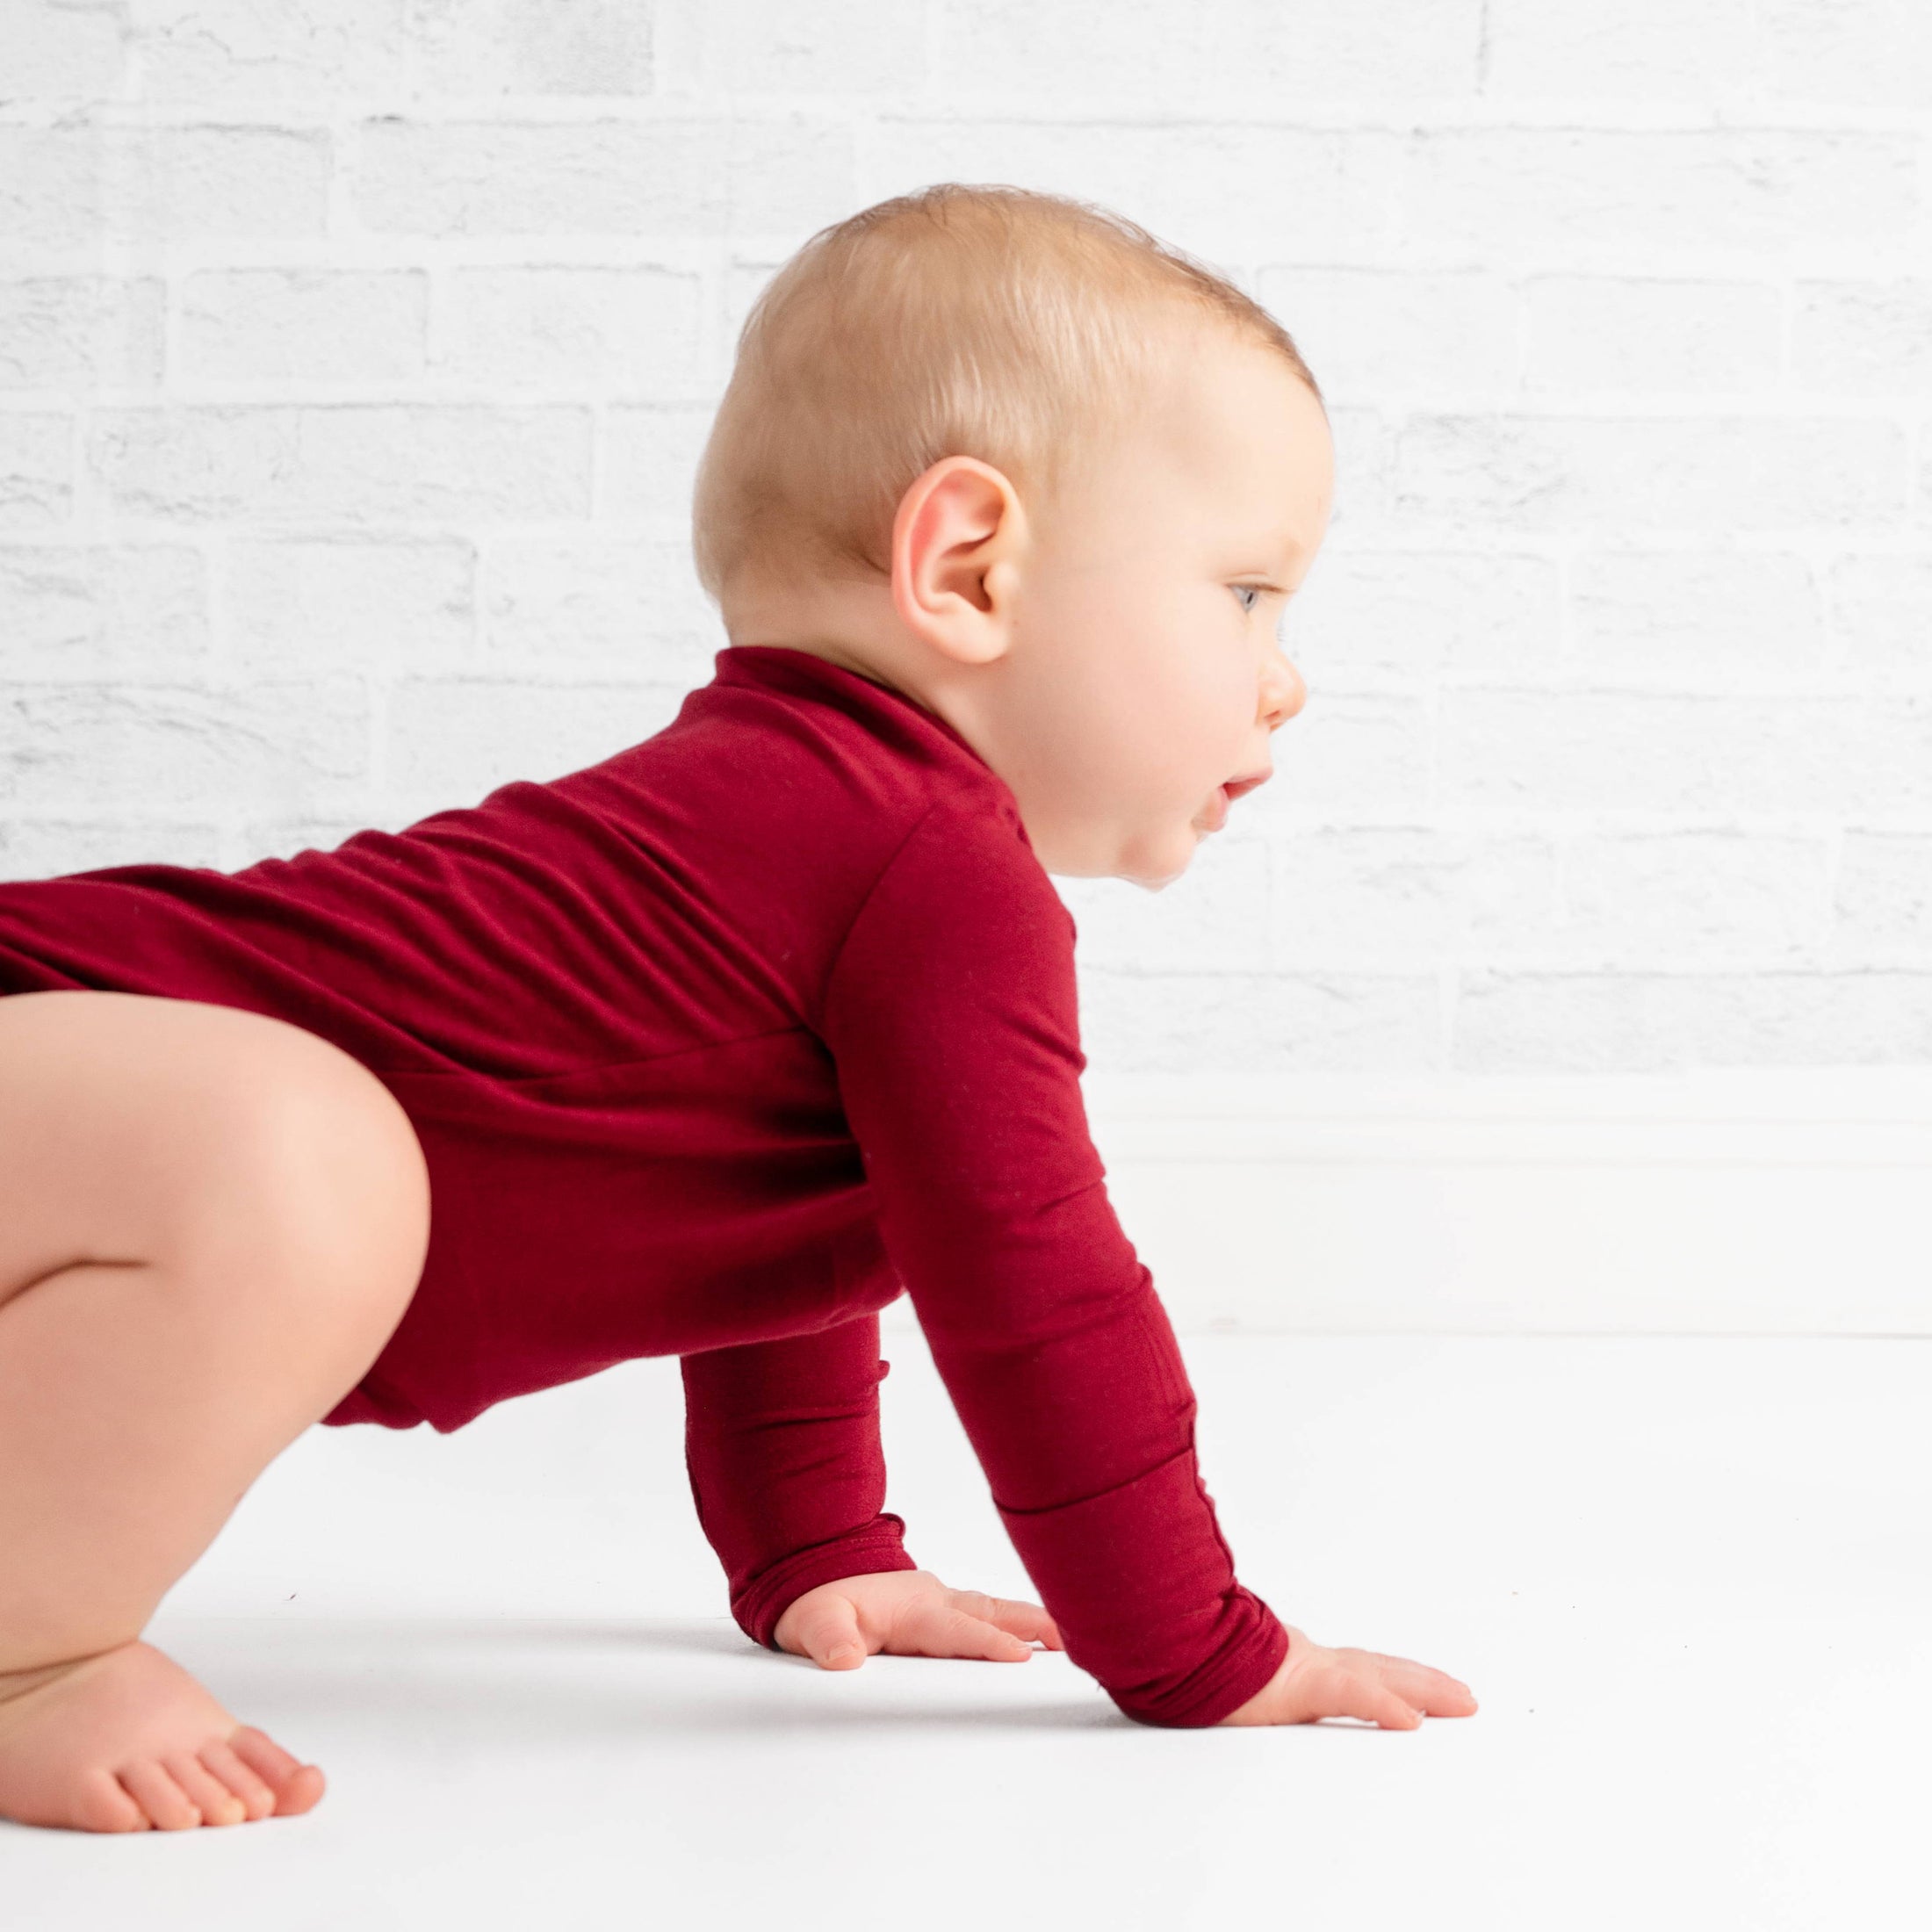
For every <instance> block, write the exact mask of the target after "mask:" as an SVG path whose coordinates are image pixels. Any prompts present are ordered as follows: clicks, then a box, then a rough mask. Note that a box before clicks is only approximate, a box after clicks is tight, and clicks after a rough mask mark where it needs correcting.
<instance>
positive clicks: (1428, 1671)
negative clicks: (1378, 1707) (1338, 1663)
mask: <svg viewBox="0 0 1932 1932" xmlns="http://www.w3.org/2000/svg"><path fill="white" fill-rule="evenodd" d="M1362 1655H1363V1656H1365V1657H1367V1658H1371V1659H1373V1662H1376V1663H1377V1664H1379V1665H1380V1666H1381V1670H1382V1675H1383V1676H1384V1677H1385V1678H1386V1679H1387V1680H1388V1682H1389V1683H1393V1684H1394V1685H1395V1687H1396V1689H1397V1690H1399V1691H1401V1692H1402V1695H1403V1697H1405V1698H1408V1700H1409V1703H1411V1704H1412V1705H1416V1706H1417V1708H1418V1709H1420V1710H1426V1711H1427V1712H1428V1713H1429V1715H1430V1716H1431V1717H1432V1718H1466V1717H1468V1716H1469V1715H1470V1714H1471V1713H1472V1712H1474V1710H1475V1707H1476V1699H1475V1693H1474V1691H1472V1690H1470V1688H1469V1686H1468V1685H1467V1684H1466V1683H1463V1682H1462V1680H1461V1679H1460V1677H1452V1676H1450V1675H1449V1673H1448V1672H1447V1671H1446V1670H1438V1669H1436V1668H1435V1667H1434V1666H1433V1665H1432V1664H1426V1663H1417V1662H1414V1661H1413V1660H1412V1659H1410V1658H1408V1657H1385V1656H1384V1655H1383V1654H1381V1651H1379V1650H1365V1651H1363V1652H1362Z"/></svg>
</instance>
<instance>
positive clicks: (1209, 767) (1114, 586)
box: [981, 332, 1334, 890]
mask: <svg viewBox="0 0 1932 1932" xmlns="http://www.w3.org/2000/svg"><path fill="white" fill-rule="evenodd" d="M1333 497H1334V448H1333V444H1332V442H1331V440H1330V435H1329V429H1328V424H1327V422H1326V420H1325V418H1324V417H1323V413H1322V407H1321V405H1320V403H1318V402H1317V401H1316V399H1315V396H1314V395H1313V393H1311V392H1310V391H1309V389H1308V386H1306V385H1305V384H1304V383H1302V382H1301V381H1300V380H1299V379H1298V378H1296V376H1295V375H1294V371H1292V370H1291V369H1290V368H1289V367H1288V366H1287V364H1286V363H1284V362H1283V361H1282V360H1281V359H1280V357H1278V356H1276V355H1274V354H1272V353H1271V352H1269V351H1266V350H1262V349H1259V348H1258V347H1254V346H1251V345H1249V344H1246V343H1236V342H1229V341H1228V340H1226V339H1225V338H1223V337H1222V336H1221V335H1218V334H1214V333H1211V332H1210V333H1208V334H1207V335H1203V336H1201V337H1200V338H1199V339H1198V341H1197V342H1195V343H1194V344H1193V346H1192V347H1191V349H1190V350H1189V351H1188V352H1187V353H1186V356H1185V357H1178V358H1177V369H1176V380H1175V382H1174V383H1173V385H1172V386H1171V390H1170V392H1169V393H1168V394H1167V396H1166V398H1165V400H1164V401H1163V402H1162V403H1161V404H1160V405H1159V406H1158V407H1156V408H1155V409H1153V410H1152V411H1150V415H1149V417H1148V419H1147V420H1146V421H1145V422H1143V424H1141V425H1139V426H1138V427H1137V428H1136V430H1135V433H1134V435H1133V436H1132V438H1131V440H1130V441H1129V443H1128V444H1127V445H1126V446H1125V447H1123V449H1122V450H1121V451H1120V453H1119V454H1118V455H1117V456H1116V457H1114V458H1112V459H1111V460H1109V461H1108V462H1107V464H1106V465H1104V466H1102V468H1101V471H1100V473H1099V477H1098V479H1097V480H1096V481H1095V482H1093V483H1092V484H1091V485H1089V486H1088V487H1085V489H1083V490H1082V491H1081V493H1080V494H1079V495H1078V497H1070V498H1069V499H1068V500H1067V501H1066V502H1065V503H1064V504H1063V507H1062V508H1059V509H1057V510H1056V513H1055V515H1054V517H1053V520H1052V523H1051V528H1050V529H1048V530H1042V532H1041V536H1040V541H1039V544H1038V545H1037V547H1036V548H1035V549H1034V550H1033V551H1031V552H1030V553H1029V554H1027V555H1023V556H1021V557H1020V558H1018V559H1015V560H1014V561H1013V564H1011V565H1009V566H1008V567H1009V568H1010V569H1012V570H1013V572H1014V577H1013V580H1011V581H1010V583H1009V587H1008V588H1009V589H1010V591H1011V592H1012V593H1013V595H1012V602H1011V604H1010V607H1009V608H1010V623H1011V624H1012V636H1011V638H1010V640H1009V645H1008V648H1007V650H1006V652H1004V653H1003V655H1002V657H1001V660H1000V662H999V665H998V671H999V678H998V683H999V687H1000V688H999V691H998V700H999V702H998V706H997V715H996V716H991V717H983V718H982V721H981V722H982V723H983V724H984V726H985V728H986V732H987V737H988V745H989V749H990V751H991V753H992V761H993V762H994V764H995V766H996V768H998V770H999V772H1000V775H1001V776H1002V777H1004V778H1005V779H1006V781H1007V782H1008V783H1009V784H1010V785H1011V786H1012V787H1013V791H1014V794H1015V797H1016V798H1017V799H1018V802H1019V804H1020V816H1021V818H1023V819H1024V821H1025V823H1026V826H1027V837H1028V839H1029V840H1031V841H1032V843H1033V846H1034V851H1035V853H1036V854H1038V856H1039V858H1040V861H1041V863H1042V865H1043V866H1045V868H1046V869H1047V870H1048V871H1049V872H1056V873H1060V874H1063V875H1067V876H1078V877H1114V878H1122V879H1128V880H1132V881H1133V882H1135V883H1137V884H1140V885H1143V886H1146V887H1148V888H1150V889H1152V890H1158V889H1159V888H1160V887H1162V886H1164V885H1166V884H1168V883H1171V881H1172V880H1173V879H1175V878H1177V877H1179V875H1180V874H1181V873H1182V872H1184V871H1185V870H1186V867H1187V863H1188V861H1189V860H1190V859H1191V858H1192V857H1193V853H1194V849H1195V847H1197V846H1198V845H1199V844H1200V840H1202V838H1204V837H1205V836H1206V835H1207V834H1208V833H1210V832H1214V831H1216V830H1218V829H1219V828H1220V826H1221V825H1222V823H1223V822H1224V819H1225V817H1226V812H1227V803H1226V801H1225V799H1224V798H1223V796H1222V790H1221V787H1222V785H1223V784H1226V783H1228V782H1231V781H1235V780H1237V779H1244V778H1245V779H1253V778H1254V777H1256V776H1257V775H1259V774H1265V773H1266V772H1268V771H1269V770H1271V769H1272V746H1271V743H1270V733H1271V732H1273V730H1274V728H1275V727H1276V726H1277V725H1278V724H1282V723H1284V722H1285V721H1286V720H1287V719H1288V718H1291V717H1294V715H1295V713H1296V712H1297V711H1299V710H1301V706H1302V703H1303V702H1304V701H1305V700H1306V698H1307V696H1308V688H1307V687H1306V686H1305V685H1304V684H1303V683H1302V681H1301V675H1300V674H1299V673H1298V672H1297V671H1296V670H1295V668H1294V665H1293V664H1291V663H1290V662H1289V661H1288V659H1287V655H1286V653H1285V652H1283V651H1282V649H1281V646H1280V643H1279V641H1278V639H1277V635H1276V631H1277V626H1278V625H1279V624H1280V619H1281V616H1282V612H1283V609H1284V607H1285V606H1286V604H1287V600H1288V598H1289V596H1290V595H1293V593H1294V591H1295V590H1296V589H1297V588H1299V587H1300V585H1301V580H1302V579H1303V578H1304V577H1305V576H1307V574H1308V570H1309V567H1310V566H1312V564H1313V563H1314V561H1315V555H1316V551H1317V550H1318V549H1319V548H1320V546H1321V543H1322V540H1323V537H1324V536H1325V535H1326V533H1327V530H1328V523H1329V515H1330V508H1331V507H1332V503H1333ZM1235 809H1236V811H1238V810H1239V809H1240V808H1239V806H1238V805H1236V807H1235Z"/></svg>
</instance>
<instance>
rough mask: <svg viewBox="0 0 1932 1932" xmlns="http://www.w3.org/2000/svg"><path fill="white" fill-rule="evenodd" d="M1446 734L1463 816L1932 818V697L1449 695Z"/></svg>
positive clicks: (1443, 790)
mask: <svg viewBox="0 0 1932 1932" xmlns="http://www.w3.org/2000/svg"><path fill="white" fill-rule="evenodd" d="M1440 732H1441V742H1440V747H1439V753H1438V756H1439V761H1440V803H1441V804H1442V805H1443V806H1444V807H1445V808H1447V809H1449V810H1453V811H1505V812H1512V813H1524V814H1533V815H1534V816H1535V817H1536V818H1537V819H1538V820H1539V822H1543V821H1546V819H1547V817H1548V815H1549V814H1550V813H1552V812H1590V813H1602V812H1645V813H1666V814H1676V815H1677V816H1679V817H1681V818H1698V817H1705V816H1718V817H1721V818H1727V819H1729V818H1735V817H1736V816H1737V815H1739V814H1741V813H1757V814H1764V813H1777V814H1779V815H1790V814H1793V813H1805V814H1807V815H1818V814H1824V813H1830V812H1868V811H1913V812H1925V811H1928V810H1932V692H1927V693H1923V694H1912V693H1907V694H1905V695H1899V694H1891V693H1887V694H1884V695H1881V696H1869V697H1868V696H1856V695H1840V694H1836V693H1832V692H1824V693H1819V692H1815V691H1806V692H1802V693H1800V694H1798V695H1794V696H1789V697H1785V696H1769V697H1761V696H1751V695H1748V694H1743V695H1729V696H1724V695H1719V696H1688V695H1684V694H1682V693H1678V692H1674V691H1602V690H1592V691H1548V692H1538V691H1509V690H1481V689H1474V688H1471V689H1461V690H1451V691H1446V692H1445V693H1444V694H1443V698H1442V705H1441V722H1440ZM1266 789H1272V786H1271V787H1269V788H1266ZM1686 829H1687V830H1688V829H1689V828H1688V827H1687V828H1686Z"/></svg>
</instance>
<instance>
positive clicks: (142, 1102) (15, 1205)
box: [0, 992, 429, 1831]
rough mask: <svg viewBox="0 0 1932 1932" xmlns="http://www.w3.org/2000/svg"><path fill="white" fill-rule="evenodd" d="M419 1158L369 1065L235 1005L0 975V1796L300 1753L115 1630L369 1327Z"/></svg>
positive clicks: (307, 1799)
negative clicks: (43, 985) (3, 989)
mask: <svg viewBox="0 0 1932 1932" xmlns="http://www.w3.org/2000/svg"><path fill="white" fill-rule="evenodd" d="M428 1240H429V1177H428V1171H427V1169H426V1167H425V1165H424V1163H423V1159H422V1149H421V1147H420V1146H419V1145H418V1144H417V1142H416V1139H415V1132H414V1130H413V1129H412V1128H411V1127H410V1125H409V1122H408V1120H407V1116H406V1115H405V1114H403V1113H402V1110H401V1108H400V1107H399V1106H398V1105H397V1104H396V1102H395V1100H394V1099H393V1097H392V1096H391V1095H390V1094H389V1093H388V1092H387V1091H386V1089H385V1088H384V1087H383V1086H382V1085H381V1084H380V1083H379V1082H378V1080H377V1079H376V1078H375V1077H374V1076H373V1075H372V1074H371V1073H370V1072H368V1071H367V1070H366V1069H364V1068H363V1067H361V1066H359V1065H358V1064H357V1063H356V1062H355V1061H353V1060H352V1059H350V1057H349V1056H347V1055H346V1054H343V1053H342V1052H340V1051H339V1050H338V1049H336V1048H335V1047H334V1046H333V1045H331V1044H330V1043H328V1042H326V1041H322V1040H320V1039H318V1038H316V1037H315V1036H314V1035H313V1034H307V1033H305V1032H303V1031H302V1030H301V1029H300V1028H299V1027H291V1026H288V1025H285V1024H284V1023H283V1022H281V1021H279V1020H270V1019H268V1018H266V1017H264V1016H263V1015H261V1014H256V1013H247V1012H244V1011H241V1009H238V1008H234V1007H225V1006H206V1005H202V1004H199V1003H195V1002H190V1001H182V1000H168V999H153V998H142V997H138V996H134V995H129V994H121V993H107V992H52V993H29V994H21V995H17V996H15V997H14V998H10V999H5V1000H0V1817H4V1818H11V1819H13V1820H17V1821H18V1822H21V1823H26V1824H40V1825H53V1826H65V1827H70V1828H75V1829H81V1830H97V1831H99V1830H142V1829H146V1828H148V1827H149V1826H156V1827H161V1828H163V1829H174V1828H180V1827H184V1826H188V1825H192V1824H198V1823H202V1822H209V1823H227V1822H239V1821H240V1820H241V1819H243V1818H255V1817H263V1816H267V1815H269V1813H270V1812H274V1811H279V1812H281V1813H283V1814H284V1815H286V1814H287V1813H291V1812H295V1811H301V1810H306V1809H307V1808H308V1807H309V1806H311V1805H313V1804H314V1802H315V1801H316V1799H319V1798H320V1796H321V1774H320V1773H319V1772H318V1771H316V1770H314V1767H313V1766H301V1765H300V1764H299V1763H298V1761H297V1760H296V1759H294V1758H293V1757H292V1756H290V1755H289V1754H288V1753H286V1752H285V1751H283V1750H282V1749H281V1748H280V1747H279V1746H278V1745H276V1744H274V1743H273V1742H272V1741H270V1740H269V1739H268V1738H266V1737H265V1736H263V1734H262V1733H260V1732H259V1731H255V1730H253V1729H252V1728H251V1727H247V1726H243V1725H241V1724H238V1723H237V1722H236V1720H235V1719H234V1718H233V1717H232V1716H230V1715H229V1714H228V1713H227V1711H225V1710H224V1709H223V1708H222V1706H221V1705H220V1704H219V1703H218V1702H217V1701H216V1699H215V1698H213V1696H212V1695H211V1694H210V1693H209V1692H208V1691H205V1689H204V1688H203V1687H202V1686H201V1685H200V1684H198V1683H196V1682H195V1680H194V1679H193V1678H192V1677H191V1676H189V1675H188V1674H187V1673H186V1672H185V1671H184V1670H182V1669H180V1667H179V1666H178V1665H177V1664H175V1663H174V1662H171V1660H169V1658H167V1657H166V1656H164V1655H163V1654H162V1653H161V1652H160V1651H158V1650H155V1648H154V1647H152V1646H150V1645H148V1644H144V1643H142V1642H141V1641H140V1634H141V1630H142V1629H143V1628H144V1627H145V1626H146V1625H147V1623H148V1618H150V1617H151V1616H152V1615H153V1613H154V1611H155V1606H156V1605H157V1604H159V1603H160V1601H161V1599H162V1597H164V1596H165V1595H166V1594H167V1592H168V1590H169V1589H171V1588H172V1587H173V1585H174V1583H175V1582H177V1579H178V1578H179V1577H180V1576H181V1575H183V1574H184V1572H185V1571H186V1570H187V1569H188V1568H190V1567H191V1565H192V1563H193V1562H194V1561H195V1560H196V1559H197V1558H198V1556H200V1554H202V1553H203V1551H205V1549H206V1548H207V1546H208V1545H209V1544H210V1543H212V1542H213V1540H214V1538H215V1536H216V1535H217V1534H218V1533H219V1532H220V1528H221V1526H222V1525H223V1524H224V1523H226V1522H227V1519H228V1517H230V1515H232V1514H233V1512H234V1507H235V1505H236V1503H239V1502H240V1501H241V1497H242V1496H244V1495H245V1494H246V1493H247V1491H248V1489H249V1485H250V1484H251V1483H252V1482H253V1481H255V1479H256V1476H257V1475H259V1474H261V1472H262V1470H263V1468H264V1467H266V1466H267V1464H268V1463H269V1462H270V1461H272V1460H273V1459H274V1458H275V1457H276V1456H277V1455H278V1454H279V1453H281V1452H282V1450H283V1449H285V1447H286V1446H287V1445H289V1443H291V1442H292V1441H293V1440H294V1438H296V1437H297V1436H299V1434H301V1432H302V1431H304V1430H305V1429H306V1428H307V1427H308V1426H309V1425H310V1424H312V1423H314V1421H315V1420H316V1419H317V1417H321V1416H322V1415H324V1414H326V1413H327V1412H328V1409H330V1408H332V1407H333V1406H334V1405H335V1402H336V1401H337V1400H339V1399H340V1397H341V1396H342V1394H343V1393H344V1392H345V1391H346V1390H347V1389H349V1388H351V1387H353V1386H354V1384H355V1382H356V1381H357V1379H358V1378H359V1377H360V1376H361V1374H362V1373H363V1372H364V1370H365V1369H366V1368H367V1367H368V1366H369V1365H370V1363H371V1362H372V1361H373V1360H374V1359H375V1358H376V1356H377V1355H378V1354H379V1353H380V1352H381V1350H382V1346H383V1344H384V1343H385V1342H386V1340H387V1338H388V1337H389V1335H390V1334H391V1332H392V1331H393V1329H394V1327H395V1325H396V1323H397V1322H398V1321H400V1319H401V1316H402V1313H403V1310H404V1309H405V1308H407V1305H408V1301H409V1297H410V1295H411V1294H413V1293H414V1291H415V1283H416V1280H417V1279H418V1277H419V1275H420V1273H421V1271H422V1260H423V1257H424V1254H425V1252H426V1251H427V1247H428Z"/></svg>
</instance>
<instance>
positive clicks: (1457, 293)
mask: <svg viewBox="0 0 1932 1932" xmlns="http://www.w3.org/2000/svg"><path fill="white" fill-rule="evenodd" d="M1257 299H1258V300H1259V301H1260V303H1261V305H1262V306H1263V307H1265V309H1267V311H1268V312H1269V313H1270V314H1272V315H1274V316H1275V317H1277V318H1278V319H1279V320H1280V321H1281V323H1282V324H1283V326H1284V327H1285V328H1287V331H1288V333H1289V334H1290V335H1293V336H1294V344H1295V347H1296V348H1297V349H1299V350H1301V355H1302V357H1303V359H1304V360H1305V361H1306V362H1307V364H1308V367H1309V368H1310V369H1311V370H1312V371H1314V372H1315V379H1316V382H1318V383H1319V384H1320V385H1321V386H1322V393H1323V395H1324V396H1325V397H1326V398H1328V399H1329V400H1330V401H1333V402H1343V401H1360V402H1367V401H1372V400H1378V401H1379V400H1388V398H1390V397H1391V396H1395V395H1401V394H1402V393H1416V394H1420V395H1424V396H1434V395H1440V394H1442V393H1445V392H1446V393H1449V394H1452V395H1454V394H1460V393H1465V392H1470V391H1490V392H1496V391H1502V392H1505V393H1507V392H1509V391H1512V390H1514V389H1515V387H1516V386H1517V369H1518V364H1519V356H1518V352H1517V310H1518V307H1519V304H1518V301H1517V295H1516V292H1515V291H1514V290H1513V289H1512V288H1511V287H1510V285H1509V284H1508V283H1507V281H1505V280H1503V278H1498V277H1496V276H1494V275H1488V274H1483V273H1480V272H1474V271H1472V272H1468V273H1464V274H1444V275H1409V274H1396V273H1391V272H1389V271H1388V270H1376V269H1321V268H1277V267H1274V266H1272V264H1264V265H1263V267H1262V269H1261V270H1260V273H1259V276H1258V290H1257Z"/></svg>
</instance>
